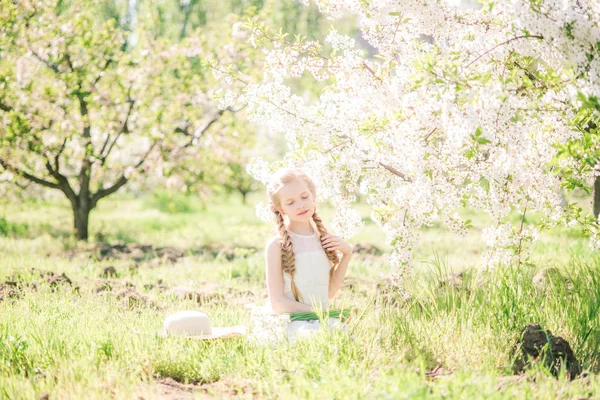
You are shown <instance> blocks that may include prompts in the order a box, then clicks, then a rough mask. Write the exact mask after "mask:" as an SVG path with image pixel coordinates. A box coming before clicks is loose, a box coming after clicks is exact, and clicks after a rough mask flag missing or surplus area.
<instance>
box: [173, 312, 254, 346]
mask: <svg viewBox="0 0 600 400" xmlns="http://www.w3.org/2000/svg"><path fill="white" fill-rule="evenodd" d="M163 333H164V334H165V335H181V336H186V337H188V338H193V339H218V338H229V337H235V336H243V335H245V334H246V327H245V326H243V325H238V326H232V327H213V326H211V323H210V318H208V315H206V314H204V313H202V312H200V311H180V312H177V313H175V314H171V315H169V316H168V317H167V318H165V323H164V325H163Z"/></svg>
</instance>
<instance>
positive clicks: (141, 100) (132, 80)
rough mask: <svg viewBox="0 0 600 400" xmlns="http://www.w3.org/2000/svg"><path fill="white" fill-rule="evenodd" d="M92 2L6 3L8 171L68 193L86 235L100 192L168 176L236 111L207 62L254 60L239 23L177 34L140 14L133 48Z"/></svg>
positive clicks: (0, 158)
mask: <svg viewBox="0 0 600 400" xmlns="http://www.w3.org/2000/svg"><path fill="white" fill-rule="evenodd" d="M94 10H95V8H94V4H93V2H89V1H85V2H76V3H74V5H73V6H72V7H70V8H68V9H66V10H64V11H61V12H57V1H56V0H44V1H19V2H13V1H10V0H1V1H0V49H1V51H2V52H1V57H0V117H1V118H2V124H0V172H2V178H3V179H4V180H9V181H12V182H14V183H17V184H22V183H23V182H32V183H34V184H37V185H41V186H43V187H46V188H51V189H57V190H60V191H61V192H62V193H63V194H64V195H65V196H66V197H67V198H68V200H69V202H70V204H71V206H72V209H73V215H74V227H75V230H76V235H77V237H78V238H79V239H87V237H88V221H89V214H90V211H91V210H93V209H94V208H95V207H96V205H97V204H98V202H99V201H100V200H101V199H103V198H105V197H106V196H109V195H111V194H113V193H115V192H116V191H117V190H119V189H120V188H121V187H123V186H124V185H126V184H128V182H131V181H132V180H133V181H138V182H139V181H141V180H142V179H141V178H146V177H148V176H155V175H156V174H158V175H160V174H161V171H163V167H164V164H165V162H167V163H168V164H169V165H172V164H173V163H181V162H184V161H185V160H186V158H188V159H189V157H192V158H197V157H199V156H201V155H199V153H200V152H199V150H198V149H194V145H195V144H196V142H198V141H199V140H200V138H201V137H202V136H203V135H204V134H205V132H207V131H208V130H209V129H210V128H211V126H213V125H214V124H215V123H217V121H218V120H219V118H220V117H221V116H222V115H223V114H224V113H226V112H229V111H235V110H236V109H237V108H236V105H235V104H234V103H233V102H231V101H228V103H227V105H226V106H224V107H221V108H219V107H218V103H219V101H221V100H215V98H216V97H219V91H222V88H221V86H223V85H224V83H223V84H222V83H220V81H217V80H215V78H214V76H213V73H212V72H211V71H212V70H213V68H218V67H219V63H223V64H226V65H228V66H229V68H233V67H235V70H236V71H244V66H247V65H249V63H248V60H251V61H253V60H257V58H255V57H250V56H249V53H248V51H252V48H251V47H250V46H247V45H244V44H240V43H242V42H240V41H237V42H236V41H235V40H234V41H232V40H231V27H232V23H231V22H232V21H223V23H225V22H227V23H228V24H227V28H229V29H223V27H222V26H220V27H219V29H212V30H208V29H207V30H204V31H202V32H194V33H192V34H190V35H189V36H188V37H187V38H185V39H184V40H182V41H181V42H177V43H171V42H169V41H166V40H161V39H160V38H158V39H157V38H155V37H153V36H152V35H150V34H147V31H145V30H144V29H143V28H144V26H143V25H144V20H143V19H142V18H140V21H139V24H140V28H138V29H136V31H135V35H136V44H135V47H133V48H131V46H130V48H127V45H126V43H127V42H126V32H124V30H122V29H120V28H119V27H118V26H117V23H116V21H115V20H114V19H110V20H107V21H105V22H104V23H102V24H99V23H98V22H96V19H95V18H94ZM233 25H234V24H233ZM238 25H239V24H238ZM235 26H236V25H234V27H235ZM223 42H228V43H229V44H228V45H227V46H223V45H222V43H223ZM223 69H225V67H223ZM228 90H229V91H231V90H232V89H231V88H230V87H228Z"/></svg>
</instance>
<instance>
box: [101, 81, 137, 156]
mask: <svg viewBox="0 0 600 400" xmlns="http://www.w3.org/2000/svg"><path fill="white" fill-rule="evenodd" d="M130 92H131V89H130ZM127 102H128V103H129V110H127V115H125V119H124V120H123V122H122V123H121V127H120V128H119V131H118V132H117V135H116V136H115V139H114V140H113V141H112V143H111V144H110V146H109V147H108V150H107V151H106V154H104V150H105V149H106V145H107V144H108V142H109V139H110V134H107V135H106V140H105V141H104V144H103V145H102V150H100V165H104V163H105V162H106V159H107V158H108V156H109V155H110V152H111V151H112V149H113V147H114V146H115V144H116V143H117V140H119V137H120V136H121V135H122V134H123V133H128V132H129V128H128V126H127V122H128V121H129V117H130V116H131V111H132V110H133V104H134V103H135V100H133V99H128V100H127Z"/></svg>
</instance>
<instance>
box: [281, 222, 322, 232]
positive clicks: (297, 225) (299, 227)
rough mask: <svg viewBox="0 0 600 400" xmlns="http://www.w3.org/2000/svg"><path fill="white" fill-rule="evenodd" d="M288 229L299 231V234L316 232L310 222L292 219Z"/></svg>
mask: <svg viewBox="0 0 600 400" xmlns="http://www.w3.org/2000/svg"><path fill="white" fill-rule="evenodd" d="M287 228H288V230H289V231H291V232H293V233H297V234H298V235H312V234H313V233H315V230H314V229H313V227H312V225H311V223H310V222H308V221H307V222H294V221H290V224H289V225H288V226H287Z"/></svg>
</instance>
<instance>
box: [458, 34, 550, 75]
mask: <svg viewBox="0 0 600 400" xmlns="http://www.w3.org/2000/svg"><path fill="white" fill-rule="evenodd" d="M529 38H535V39H544V37H543V36H541V35H521V36H515V37H514V38H511V39H508V40H506V41H504V42H502V43H498V44H497V45H495V46H494V47H492V48H491V49H489V50H487V51H485V52H483V53H481V54H480V55H478V56H477V57H476V58H475V59H474V60H473V61H471V62H470V63H468V64H467V65H466V66H465V68H469V66H470V65H471V64H473V63H474V62H477V61H478V60H479V59H480V58H481V57H483V56H485V55H486V54H488V53H491V52H492V51H494V50H496V49H497V48H498V47H500V46H504V45H507V44H509V43H510V42H513V41H515V40H519V39H529Z"/></svg>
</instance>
